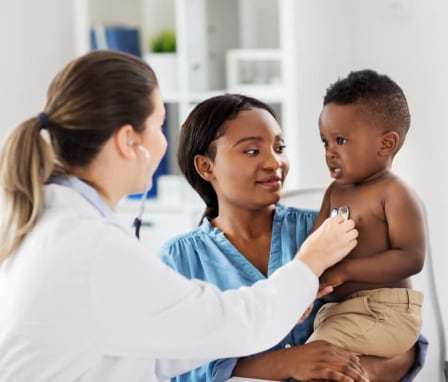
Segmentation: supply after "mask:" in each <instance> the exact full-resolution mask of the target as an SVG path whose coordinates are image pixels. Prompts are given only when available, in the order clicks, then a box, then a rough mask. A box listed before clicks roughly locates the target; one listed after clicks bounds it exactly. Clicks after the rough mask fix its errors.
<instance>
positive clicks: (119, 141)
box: [114, 124, 137, 159]
mask: <svg viewBox="0 0 448 382" xmlns="http://www.w3.org/2000/svg"><path fill="white" fill-rule="evenodd" d="M136 139H137V134H136V132H135V131H134V129H133V127H132V126H131V125H129V124H128V125H123V126H121V127H120V128H119V129H118V130H117V131H116V132H115V134H114V141H115V146H116V148H117V150H118V152H119V154H120V155H122V156H123V157H125V158H127V159H134V158H135V156H136V154H135V149H134V144H135V143H136V142H135V140H136Z"/></svg>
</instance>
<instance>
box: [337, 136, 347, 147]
mask: <svg viewBox="0 0 448 382" xmlns="http://www.w3.org/2000/svg"><path fill="white" fill-rule="evenodd" d="M336 143H337V144H338V145H343V144H344V143H347V139H345V138H342V137H337V138H336Z"/></svg>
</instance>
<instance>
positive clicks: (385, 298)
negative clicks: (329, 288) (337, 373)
mask: <svg viewBox="0 0 448 382" xmlns="http://www.w3.org/2000/svg"><path fill="white" fill-rule="evenodd" d="M422 300H423V297H422V294H421V293H420V292H417V291H413V290H407V289H404V288H398V289H395V288H394V289H377V290H373V291H362V292H358V293H356V294H355V295H353V296H352V297H351V298H349V299H347V300H345V301H343V302H340V303H328V304H325V305H324V306H323V307H322V308H321V309H320V310H319V312H318V313H317V315H316V318H315V321H314V330H315V331H314V333H313V334H312V335H311V336H310V338H309V339H308V340H307V342H311V341H317V340H324V341H328V342H330V343H332V344H335V345H338V346H341V347H343V348H345V349H349V350H351V351H353V352H354V353H357V354H365V355H374V356H379V357H387V358H390V357H393V356H395V355H397V354H400V353H402V352H404V351H406V350H408V349H409V348H410V347H411V346H412V345H413V344H414V343H415V341H416V339H417V337H418V334H419V332H420V327H421V305H422Z"/></svg>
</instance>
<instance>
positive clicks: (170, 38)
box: [150, 29, 176, 53]
mask: <svg viewBox="0 0 448 382" xmlns="http://www.w3.org/2000/svg"><path fill="white" fill-rule="evenodd" d="M150 49H151V52H154V53H163V52H164V53H168V52H169V53H173V52H175V51H176V34H175V32H174V30H172V29H166V30H163V31H161V32H160V33H159V34H158V35H157V36H156V37H154V38H153V39H152V40H151V43H150Z"/></svg>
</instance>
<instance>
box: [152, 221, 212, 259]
mask: <svg viewBox="0 0 448 382" xmlns="http://www.w3.org/2000/svg"><path fill="white" fill-rule="evenodd" d="M215 231H216V230H215V229H214V228H213V227H212V225H211V224H210V222H209V221H208V220H207V221H204V222H203V223H202V224H201V225H200V226H199V227H197V228H195V229H194V230H192V231H189V232H186V233H183V234H180V235H176V236H174V237H173V238H171V239H169V240H168V241H166V242H165V243H164V244H163V245H162V247H161V248H160V250H159V252H158V256H159V257H160V258H162V260H165V259H166V258H168V257H179V256H182V257H183V258H185V257H187V256H191V255H193V254H196V253H199V254H200V253H203V251H204V250H206V249H207V248H209V247H210V246H212V245H213V243H214V242H215V240H216V236H217V235H219V233H217V232H215Z"/></svg>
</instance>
